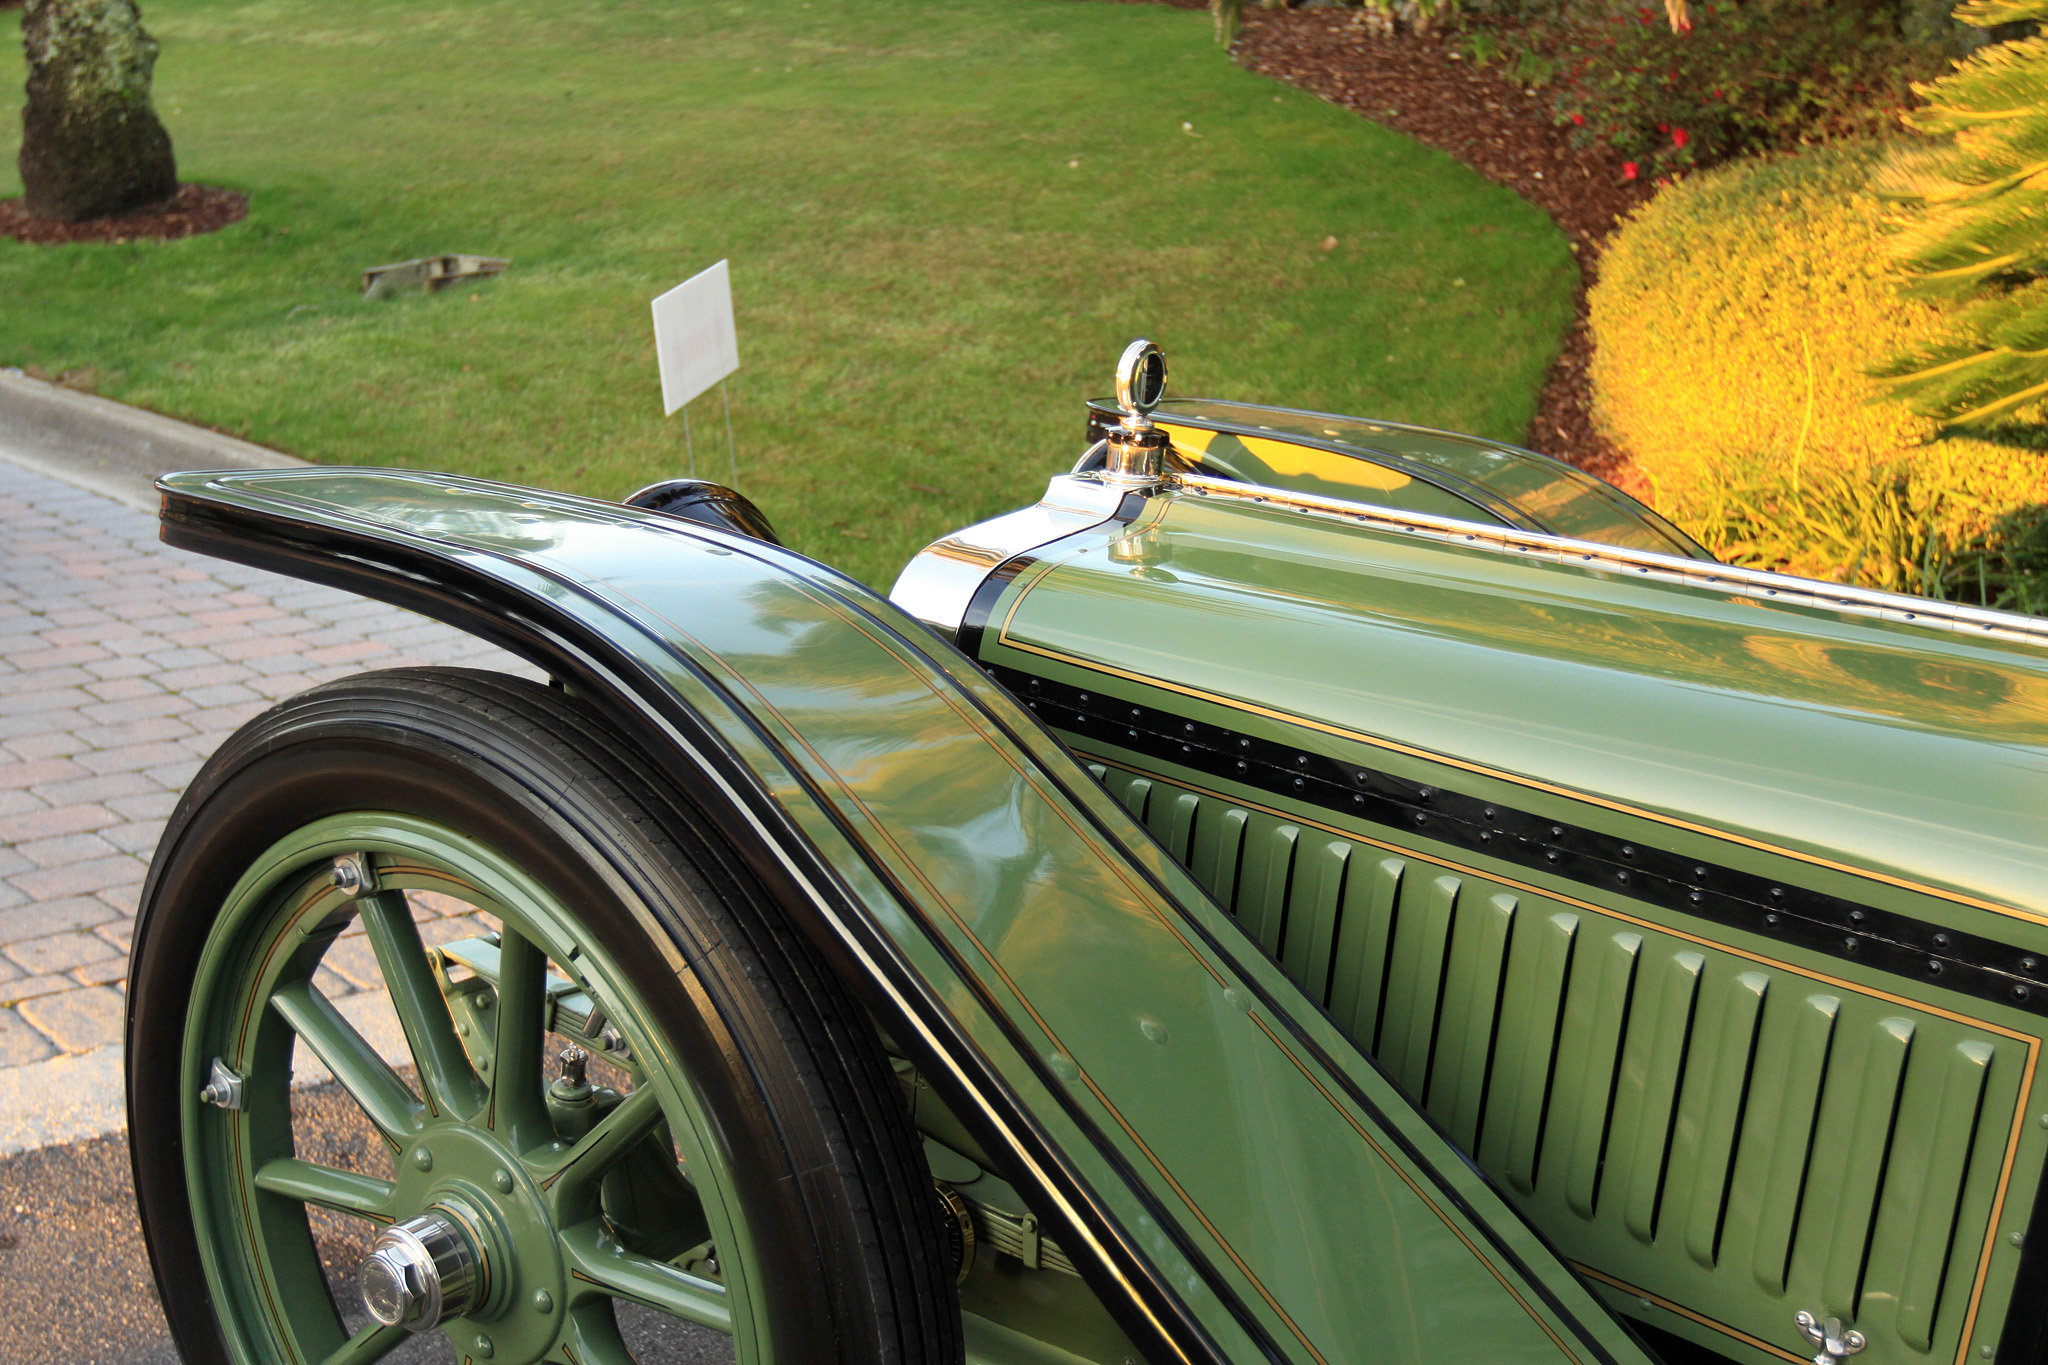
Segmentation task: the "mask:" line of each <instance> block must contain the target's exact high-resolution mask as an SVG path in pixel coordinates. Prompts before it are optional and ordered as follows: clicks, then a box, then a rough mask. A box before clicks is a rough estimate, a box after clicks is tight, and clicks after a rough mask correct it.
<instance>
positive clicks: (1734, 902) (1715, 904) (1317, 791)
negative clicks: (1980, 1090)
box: [989, 666, 2048, 1016]
mask: <svg viewBox="0 0 2048 1365" xmlns="http://www.w3.org/2000/svg"><path fill="white" fill-rule="evenodd" d="M989 673H990V674H991V676H993V677H994V678H995V680H996V681H997V682H998V683H1000V684H1002V686H1003V687H1004V688H1005V689H1007V690H1008V691H1009V692H1010V693H1011V694H1012V695H1014V696H1015V697H1016V698H1017V699H1018V700H1019V701H1021V702H1022V703H1023V704H1024V705H1025V706H1026V707H1028V708H1029V709H1030V710H1031V711H1032V712H1033V713H1034V714H1036V715H1037V716H1038V717H1039V719H1041V720H1043V721H1044V722H1045V723H1046V724H1047V725H1050V726H1052V727H1053V728H1054V729H1057V730H1064V731H1067V732H1068V733H1070V734H1072V735H1074V736H1076V737H1077V739H1078V740H1079V741H1080V742H1081V743H1082V744H1084V745H1085V744H1086V742H1087V741H1088V740H1089V739H1091V738H1092V739H1095V740H1098V741H1100V742H1103V743H1107V744H1114V745H1116V746H1117V747H1118V748H1122V749H1129V750H1132V751H1133V752H1136V753H1141V754H1146V755H1148V756H1150V757H1153V758H1159V759H1164V760H1165V761H1167V762H1169V763H1175V764H1178V765H1180V766H1181V767H1184V768H1191V769H1193V770H1195V771H1196V772H1203V773H1208V774H1210V775H1211V776H1215V777H1221V778H1225V779H1227V780H1229V781H1232V782H1237V783H1241V784H1243V785H1245V786H1248V787H1255V788H1257V789H1259V790H1260V791H1265V792H1271V793H1273V794H1274V795H1276V796H1284V797H1287V798H1289V799H1290V800H1294V801H1301V802H1305V803H1307V804H1309V805H1312V806H1316V807H1319V808H1320V809H1323V810H1327V811H1330V812H1332V813H1334V814H1339V815H1346V816H1349V817H1351V818H1352V819H1355V820H1363V821H1367V822H1369V823H1371V824H1376V825H1380V826H1382V827H1385V828H1388V829H1393V830H1401V831H1405V832H1407V833H1409V834H1419V835H1422V836H1424V837H1426V838H1429V839H1433V840H1435V841H1437V842H1439V843H1444V844H1449V845H1452V846H1454V847H1457V848H1464V849H1469V850H1471V851H1472V852H1475V853H1483V854H1485V855H1486V856H1487V857H1490V858H1497V859H1499V860H1501V861H1502V862H1506V863H1512V864H1517V865H1519V866H1522V867H1527V868H1531V869H1534V870H1536V871H1539V872H1544V873H1548V874H1549V875H1551V876H1555V877H1563V878H1565V879H1567V880H1570V881H1573V882H1576V883H1578V884H1579V885H1581V886H1586V887H1591V888H1594V889H1596V890H1602V891H1612V892H1617V893H1619V894H1622V895H1625V896H1627V897H1629V898H1630V899H1632V900H1637V901H1641V902H1643V903H1644V904H1646V905H1654V906H1659V907H1662V908H1664V909H1667V910H1675V911H1679V912H1681V913H1683V914H1687V915H1691V916H1694V917H1696V918H1698V919H1704V920H1710V921H1712V922H1714V923H1716V924H1722V925H1726V926H1728V927H1730V928H1733V929H1741V930H1744V931H1747V932H1749V933H1753V934H1759V935H1762V936H1763V937H1765V938H1769V939H1775V940H1778V941H1781V942H1785V943H1789V944H1793V945H1795V946H1797V947H1800V948H1804V949H1806V950H1808V951H1810V952H1815V953H1820V954H1823V955H1825V956H1828V957H1834V958H1840V959H1842V960H1844V961H1848V962H1858V963H1861V964H1862V965H1864V966H1866V967H1870V968H1874V969H1876V970H1878V971H1883V972H1888V973H1891V974H1892V975H1895V976H1900V977H1905V978H1907V979H1909V980H1913V981H1920V982H1932V981H1939V983H1940V985H1941V987H1942V989H1944V990H1950V991H1957V992H1960V993H1961V994H1964V995H1971V996H1976V997H1977V998H1978V999H1981V1000H1995V1001H1997V1002H1998V1003H2000V1004H2002V1005H2007V1006H2010V1007H2012V1008H2014V1009H2018V1010H2023V1011H2025V1012H2026V1013H2029V1014H2035V1015H2042V1016H2048V953H2042V952H2030V951H2028V950H2026V949H2022V948H2018V947H2015V946H2014V945H2012V944H2009V943H2003V942H2000V941H1999V940H1997V939H1992V938H1984V937H1981V936H1979V935H1976V934H1967V933H1963V932H1961V931H1959V930H1955V929H1951V928H1948V927H1946V926H1944V925H1937V924H1931V923H1929V922H1928V921H1926V920H1921V919H1915V918H1913V917H1912V916H1910V915H1901V914H1897V913H1895V912H1893V911H1890V910H1880V909H1878V908H1876V907H1875V906H1869V905H1861V904H1858V903H1857V902H1855V901H1849V900H1843V899H1841V898H1840V897H1837V896H1830V895H1827V894H1825V893H1823V892H1819V891H1812V890H1808V889H1806V888H1804V887H1800V886H1794V885H1792V884H1791V883H1789V882H1777V881H1772V880H1770V879H1769V878H1765V877H1759V876H1757V875H1755V874H1754V873H1749V872H1743V871H1740V870H1738V869H1736V868H1732V867H1727V866H1723V865H1721V864H1718V863H1705V862H1701V861H1699V860H1698V859H1694V858H1687V857H1683V856H1681V855H1679V854H1677V853H1673V852H1670V851H1669V850H1666V849H1659V848H1651V847H1649V846H1647V845H1644V844H1639V843H1632V842H1629V841H1627V840H1624V839H1620V838H1617V837H1615V836H1613V835H1609V834H1603V833H1600V832H1599V831H1597V830H1592V829H1587V828H1585V827H1583V826H1576V825H1566V824H1559V823H1557V822H1555V821H1552V820H1549V819H1545V818H1543V817H1540V816H1536V815H1532V814H1530V813H1529V812H1527V811H1522V810H1516V809H1514V808H1513V807H1510V806H1504V805H1501V804H1500V803H1498V802H1492V801H1484V800H1481V799H1480V798H1478V797H1474V796H1467V795H1465V794H1464V793H1462V792H1455V791H1450V790H1447V789H1445V788H1443V787H1438V786H1429V785H1424V784H1422V783H1418V782H1410V781H1408V780H1406V779H1405V778H1399V777H1395V776H1393V775H1392V774H1390V773H1385V772H1381V771H1380V770H1378V769H1377V768H1361V767H1358V766H1356V765H1353V764H1346V763H1340V762H1338V761H1337V760H1336V759H1334V758H1330V757H1329V756H1327V755H1324V754H1317V753H1311V752H1309V751H1307V750H1303V749H1296V748H1293V747H1291V746H1288V745H1285V744H1277V743H1274V742H1273V741H1271V740H1265V739H1259V738H1257V737H1255V736H1252V735H1247V734H1243V733H1241V732H1239V731H1236V730H1231V729H1226V728H1225V727H1223V726H1220V725H1209V724H1206V723H1203V722H1200V721H1194V720H1190V719H1188V718H1187V717H1186V716H1182V715H1176V714H1175V713H1173V712H1171V711H1165V710H1161V709H1159V708H1157V707H1151V706H1142V705H1135V704H1133V703H1131V702H1128V701H1124V700H1121V699H1119V698H1116V697H1112V696H1108V695H1105V694H1103V693H1100V692H1095V691H1091V690H1087V689H1083V688H1079V687H1074V686H1071V685H1069V684H1066V683H1060V682H1055V681H1053V680H1052V679H1050V678H1041V677H1037V676H1035V675H1033V674H1030V673H1026V672H1023V671H1022V670H1019V669H1014V668H1006V667H1000V666H998V667H991V668H990V669H989Z"/></svg>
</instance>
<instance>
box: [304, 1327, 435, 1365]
mask: <svg viewBox="0 0 2048 1365" xmlns="http://www.w3.org/2000/svg"><path fill="white" fill-rule="evenodd" d="M411 1335H412V1333H410V1332H408V1331H406V1330H405V1327H404V1326H403V1325H402V1324H399V1325H393V1326H389V1327H387V1326H385V1325H384V1324H383V1323H381V1322H379V1323H373V1324H372V1325H370V1326H368V1327H365V1328H364V1329H363V1330H362V1331H360V1332H358V1333H356V1334H355V1335H354V1336H352V1337H350V1338H349V1339H348V1340H347V1341H346V1342H344V1343H343V1344H342V1346H341V1348H340V1349H339V1350H337V1351H335V1353H334V1354H333V1355H330V1356H328V1357H327V1359H326V1360H324V1361H322V1362H321V1363H320V1365H369V1362H371V1361H373V1360H380V1359H382V1358H383V1356H384V1355H385V1353H386V1352H388V1351H390V1350H391V1349H392V1348H393V1347H394V1346H396V1345H398V1343H399V1342H401V1341H404V1340H405V1339H406V1338H407V1337H409V1336H411Z"/></svg>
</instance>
